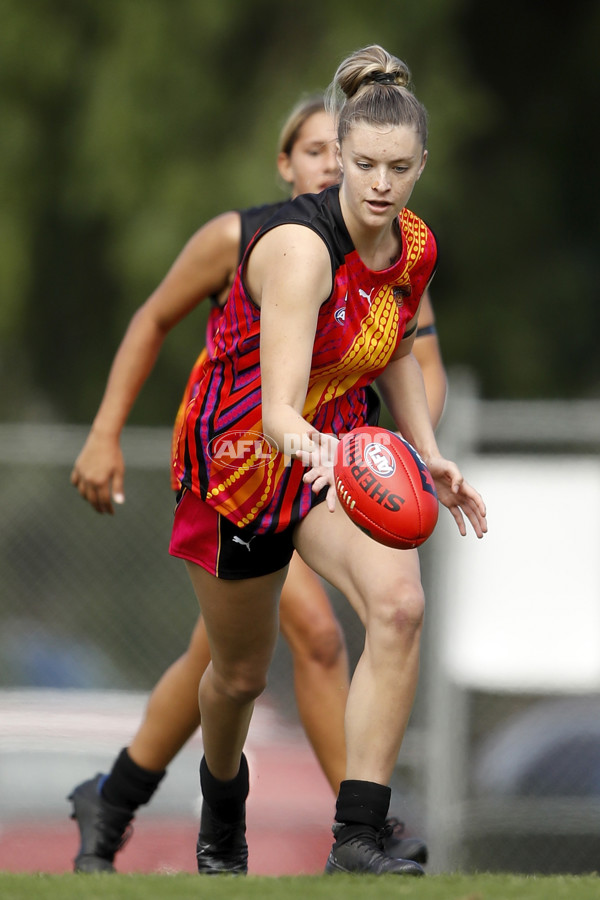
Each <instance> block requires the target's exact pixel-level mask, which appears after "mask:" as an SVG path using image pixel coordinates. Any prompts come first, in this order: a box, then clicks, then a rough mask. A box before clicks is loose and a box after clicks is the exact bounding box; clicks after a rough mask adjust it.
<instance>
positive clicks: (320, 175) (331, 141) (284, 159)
mask: <svg viewBox="0 0 600 900" xmlns="http://www.w3.org/2000/svg"><path fill="white" fill-rule="evenodd" d="M277 166H278V168H279V174H280V175H281V177H282V178H283V179H284V181H287V182H288V184H290V185H291V186H292V196H293V197H297V196H298V194H318V193H319V192H320V191H322V190H324V189H325V188H326V187H331V185H332V184H337V182H338V181H339V180H340V169H339V165H338V161H337V156H336V133H335V125H334V122H333V119H332V117H331V116H330V115H329V114H328V113H326V112H325V111H324V110H320V111H319V112H316V113H313V114H312V116H310V117H309V118H308V119H307V120H306V121H305V122H304V124H303V125H302V127H301V128H300V130H299V132H298V137H297V138H296V142H295V144H294V146H293V147H292V149H291V151H290V153H280V154H279V157H278V159H277Z"/></svg>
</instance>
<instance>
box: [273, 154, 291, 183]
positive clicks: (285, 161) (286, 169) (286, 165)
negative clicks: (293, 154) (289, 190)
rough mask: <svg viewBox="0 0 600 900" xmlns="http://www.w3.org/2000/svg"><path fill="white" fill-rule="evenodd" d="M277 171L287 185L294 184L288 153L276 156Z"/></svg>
mask: <svg viewBox="0 0 600 900" xmlns="http://www.w3.org/2000/svg"><path fill="white" fill-rule="evenodd" d="M277 170H278V172H279V174H280V175H281V177H282V178H283V180H284V181H285V182H287V184H293V183H294V173H293V172H292V164H291V162H290V155H289V153H278V154H277Z"/></svg>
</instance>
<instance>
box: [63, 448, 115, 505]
mask: <svg viewBox="0 0 600 900" xmlns="http://www.w3.org/2000/svg"><path fill="white" fill-rule="evenodd" d="M124 479H125V460H124V458H123V453H122V451H121V445H120V443H119V439H118V438H117V437H112V436H110V437H109V436H106V435H100V434H98V433H97V432H94V431H91V432H90V434H89V436H88V438H87V440H86V442H85V444H84V446H83V449H82V451H81V453H80V454H79V456H78V457H77V459H76V460H75V465H74V466H73V471H72V472H71V484H72V485H73V486H74V487H76V488H77V490H78V491H79V493H80V494H81V496H82V497H83V499H84V500H87V501H88V503H90V504H91V505H92V506H93V507H94V509H95V510H96V511H97V512H99V513H110V515H113V514H114V511H115V510H114V506H113V504H121V503H124V502H125V493H124V489H123V488H124Z"/></svg>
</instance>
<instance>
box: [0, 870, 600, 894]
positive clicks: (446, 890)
mask: <svg viewBox="0 0 600 900" xmlns="http://www.w3.org/2000/svg"><path fill="white" fill-rule="evenodd" d="M599 896H600V878H598V877H597V876H595V875H589V876H582V877H578V876H571V875H564V876H560V875H559V876H533V875H530V876H524V875H523V876H520V875H488V874H480V875H479V874H478V875H430V876H428V877H426V878H423V879H418V880H415V879H412V878H402V877H398V876H394V875H388V876H385V877H382V878H377V877H374V876H359V877H357V876H351V875H335V876H323V875H311V876H294V877H289V876H288V877H284V878H267V877H259V876H249V877H248V878H229V877H223V878H203V879H200V878H199V876H197V875H13V874H7V873H2V872H0V897H1V898H2V900H37V898H43V900H369V898H371V897H372V898H373V900H567V898H569V900H570V898H574V900H598V897H599Z"/></svg>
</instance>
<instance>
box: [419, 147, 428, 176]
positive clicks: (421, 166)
mask: <svg viewBox="0 0 600 900" xmlns="http://www.w3.org/2000/svg"><path fill="white" fill-rule="evenodd" d="M426 162H427V150H423V158H422V159H421V165H420V166H419V174H418V175H417V181H418V180H419V178H420V177H421V175H422V174H423V169H424V168H425V163H426Z"/></svg>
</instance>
